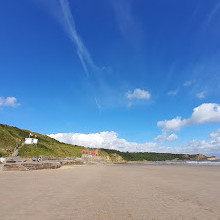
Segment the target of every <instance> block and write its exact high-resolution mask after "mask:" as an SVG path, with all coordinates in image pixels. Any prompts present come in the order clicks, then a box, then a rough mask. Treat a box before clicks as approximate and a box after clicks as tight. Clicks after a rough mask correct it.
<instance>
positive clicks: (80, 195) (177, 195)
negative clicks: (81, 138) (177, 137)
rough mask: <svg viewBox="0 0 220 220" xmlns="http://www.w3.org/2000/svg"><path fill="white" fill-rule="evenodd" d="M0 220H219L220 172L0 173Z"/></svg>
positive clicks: (103, 168)
mask: <svg viewBox="0 0 220 220" xmlns="http://www.w3.org/2000/svg"><path fill="white" fill-rule="evenodd" d="M0 198H1V199H0V219H2V220H11V219H16V220H18V219H32V220H33V219H38V220H39V219H43V220H44V219H45V220H52V219H53V220H56V219H57V220H58V219H59V220H60V219H63V220H68V219H70V220H72V219H76V220H80V219H116V220H118V219H119V220H120V219H135V220H136V219H147V220H166V219H170V220H175V219H180V220H187V219H199V220H203V219H204V220H208V219H209V220H215V219H216V220H219V219H220V167H217V166H181V165H180V166H178V165H140V164H139V165H94V166H92V165H91V166H75V167H63V168H61V169H57V170H40V171H28V172H14V171H11V172H10V171H9V172H0Z"/></svg>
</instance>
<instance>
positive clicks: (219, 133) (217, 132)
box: [209, 129, 220, 138]
mask: <svg viewBox="0 0 220 220" xmlns="http://www.w3.org/2000/svg"><path fill="white" fill-rule="evenodd" d="M209 137H210V138H218V137H220V129H218V130H217V131H216V132H213V133H211V134H210V136H209Z"/></svg>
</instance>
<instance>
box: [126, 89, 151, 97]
mask: <svg viewBox="0 0 220 220" xmlns="http://www.w3.org/2000/svg"><path fill="white" fill-rule="evenodd" d="M126 97H127V98H128V99H150V97H151V94H150V93H149V92H148V91H146V90H142V89H135V90H134V91H133V92H131V91H128V92H127V93H126Z"/></svg>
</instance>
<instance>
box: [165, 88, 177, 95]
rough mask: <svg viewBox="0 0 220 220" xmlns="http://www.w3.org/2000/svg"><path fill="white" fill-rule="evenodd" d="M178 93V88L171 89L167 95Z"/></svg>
mask: <svg viewBox="0 0 220 220" xmlns="http://www.w3.org/2000/svg"><path fill="white" fill-rule="evenodd" d="M177 94H178V89H176V90H170V91H169V92H168V93H167V95H170V96H176V95H177Z"/></svg>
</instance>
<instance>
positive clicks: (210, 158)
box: [207, 156, 218, 161]
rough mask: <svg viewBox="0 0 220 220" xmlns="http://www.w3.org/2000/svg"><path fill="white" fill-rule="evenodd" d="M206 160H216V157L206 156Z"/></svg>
mask: <svg viewBox="0 0 220 220" xmlns="http://www.w3.org/2000/svg"><path fill="white" fill-rule="evenodd" d="M207 160H211V161H213V160H218V158H217V157H215V156H213V157H208V158H207Z"/></svg>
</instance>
